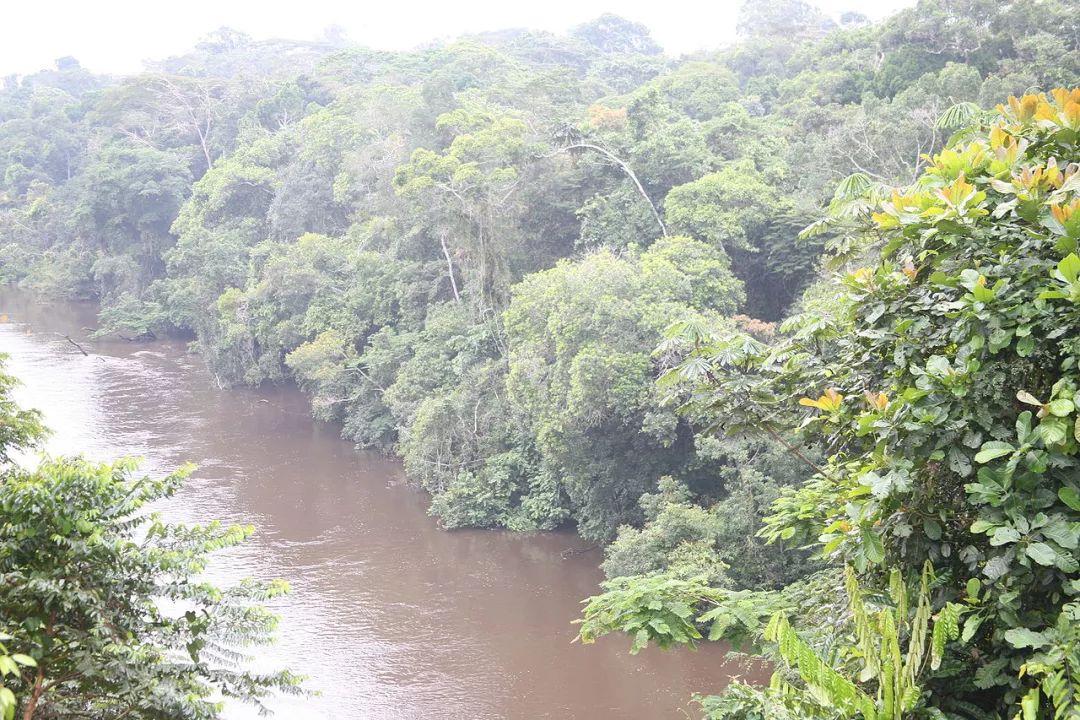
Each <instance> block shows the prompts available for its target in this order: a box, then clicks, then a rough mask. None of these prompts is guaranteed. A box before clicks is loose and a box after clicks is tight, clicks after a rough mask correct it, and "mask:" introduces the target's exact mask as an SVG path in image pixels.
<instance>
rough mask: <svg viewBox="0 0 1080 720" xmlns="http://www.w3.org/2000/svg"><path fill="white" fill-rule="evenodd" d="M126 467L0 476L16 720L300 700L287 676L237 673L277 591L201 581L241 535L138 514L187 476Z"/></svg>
mask: <svg viewBox="0 0 1080 720" xmlns="http://www.w3.org/2000/svg"><path fill="white" fill-rule="evenodd" d="M133 469H134V466H133V464H132V463H130V462H120V463H116V464H112V465H94V464H92V463H89V462H86V461H83V460H45V461H44V462H42V463H41V464H40V465H39V466H38V467H37V468H35V469H33V470H20V469H13V470H9V471H6V472H5V473H4V475H3V477H2V478H0V487H2V488H3V493H2V495H0V510H2V517H3V522H2V523H0V633H3V634H5V635H7V636H11V637H12V639H11V640H10V641H9V645H10V647H11V648H13V649H16V650H18V651H19V653H20V655H18V656H12V657H13V658H14V659H15V661H16V662H19V660H20V659H21V658H23V656H26V657H29V658H32V660H33V662H32V663H30V662H25V660H24V662H23V663H22V664H23V667H22V668H17V669H16V671H15V673H14V674H13V678H14V679H13V680H12V679H11V677H12V676H9V679H8V681H7V682H10V683H11V689H12V690H13V691H14V693H15V694H16V696H17V697H18V698H19V709H20V712H21V715H22V717H23V718H27V719H29V718H52V717H72V716H75V715H78V716H84V715H85V716H89V717H94V718H112V717H117V716H120V715H123V716H124V717H133V718H160V717H194V718H216V717H219V714H220V712H221V709H222V698H226V699H237V700H241V701H246V702H252V703H255V704H256V705H259V706H260V707H261V706H262V700H264V699H265V698H266V697H267V696H268V695H269V694H270V693H271V692H273V691H275V690H277V691H284V692H298V691H299V689H298V682H299V678H298V677H297V676H295V675H292V674H291V673H288V672H275V673H269V674H264V673H255V672H251V671H248V670H245V669H243V668H242V666H241V665H242V663H243V662H244V660H245V659H246V658H245V656H244V655H243V648H244V647H246V646H250V645H258V644H263V643H265V642H267V641H269V639H270V638H271V633H272V631H273V628H274V626H275V624H276V618H275V617H274V616H273V615H271V614H270V613H268V612H267V611H266V610H264V609H262V608H261V607H259V606H258V605H256V604H253V603H254V602H256V601H262V600H268V599H271V598H273V597H274V596H276V595H278V594H280V593H282V592H285V591H286V590H287V586H286V585H285V584H284V583H282V582H272V583H260V582H257V581H254V580H244V581H242V582H241V583H239V584H237V585H235V586H232V587H228V588H218V587H215V586H214V585H212V584H210V583H208V582H206V581H205V580H203V579H201V578H200V577H199V576H200V575H201V574H202V573H203V572H204V571H205V569H206V563H207V560H208V554H209V553H211V552H213V551H216V550H220V549H223V548H227V547H231V546H234V545H236V544H237V543H239V542H241V541H243V539H244V538H246V537H247V536H248V535H250V534H251V532H252V528H251V527H235V526H234V527H224V526H221V525H219V524H217V523H211V524H209V525H206V526H182V525H168V524H165V523H163V522H162V521H161V520H160V519H159V517H158V516H157V515H156V514H153V513H149V514H148V513H147V512H146V506H147V504H148V503H151V502H153V501H155V500H159V499H161V498H163V497H167V496H169V495H171V494H173V493H174V492H175V491H176V490H177V488H178V487H179V486H180V483H181V482H182V480H183V478H184V477H185V476H186V475H187V473H188V469H184V470H181V471H179V472H177V473H174V474H172V475H170V476H168V477H165V478H162V479H151V478H134V477H132V471H133ZM2 662H3V661H0V663H2ZM8 669H9V670H10V669H11V667H10V665H8Z"/></svg>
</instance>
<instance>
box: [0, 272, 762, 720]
mask: <svg viewBox="0 0 1080 720" xmlns="http://www.w3.org/2000/svg"><path fill="white" fill-rule="evenodd" d="M94 311H95V309H94V308H93V307H92V306H90V305H79V304H71V303H63V304H44V303H41V304H39V303H37V302H35V300H34V299H33V298H32V297H30V296H28V295H26V294H22V293H13V292H4V293H0V351H2V352H5V353H8V354H9V355H10V360H9V368H8V369H9V370H10V371H11V372H12V373H13V374H15V375H16V376H17V377H18V378H19V379H20V380H21V381H22V383H23V384H22V386H21V387H20V388H19V389H18V391H17V394H16V397H17V399H18V400H19V402H20V404H22V405H24V406H26V407H36V408H38V409H40V410H41V411H42V412H43V413H44V414H45V420H46V423H47V425H48V426H49V427H50V428H51V429H52V431H53V436H52V437H51V438H50V441H49V444H48V450H49V452H51V453H54V454H61V453H63V454H83V455H85V456H87V457H89V458H92V459H95V460H108V459H113V458H116V457H120V456H132V455H134V456H140V457H142V458H144V462H143V465H142V469H143V470H145V471H146V472H148V473H155V474H156V473H163V472H167V471H168V470H169V469H171V468H175V467H176V466H177V465H179V464H180V463H183V462H185V461H189V460H190V461H193V462H196V463H198V465H199V470H198V471H197V472H196V473H195V475H194V476H193V478H192V479H191V480H190V481H189V482H188V484H187V485H186V486H185V488H184V489H183V490H182V491H181V492H180V493H179V494H178V495H177V496H176V497H175V498H173V499H171V500H169V501H168V502H167V503H165V504H164V505H163V507H162V511H163V512H164V514H165V516H166V518H167V519H169V520H172V521H182V522H205V521H208V520H211V519H214V518H218V519H221V520H223V521H225V522H234V523H252V524H254V525H255V526H256V528H257V532H256V534H255V535H254V536H253V537H252V539H251V540H249V541H248V542H247V543H245V544H244V545H243V546H242V547H240V548H237V549H234V550H230V551H229V552H228V553H226V554H224V555H221V556H219V557H218V558H217V560H216V561H215V563H214V565H213V567H212V570H211V574H212V575H213V578H214V579H215V580H217V581H220V582H229V581H231V580H236V579H239V578H242V577H246V576H253V577H257V578H262V579H270V578H284V579H285V580H287V581H289V582H290V583H291V584H292V587H293V592H292V593H290V594H289V595H288V596H286V597H284V598H281V599H279V600H277V601H275V602H274V604H273V605H272V607H273V609H274V610H275V611H276V612H277V613H279V614H280V615H281V618H282V621H281V626H280V630H279V633H278V642H277V644H275V645H273V646H272V647H269V648H260V649H258V650H257V656H256V658H255V665H256V666H257V667H259V668H265V669H270V668H280V667H288V668H290V669H292V670H294V671H296V672H300V673H303V674H305V675H307V676H309V678H310V681H309V683H308V684H309V686H310V687H311V688H312V689H314V690H317V691H318V692H319V693H320V695H319V696H317V697H314V698H311V699H304V700H299V699H293V698H280V699H276V700H274V701H273V702H272V703H271V707H272V709H274V710H275V711H276V717H278V718H287V719H289V720H293V719H296V720H307V719H308V718H311V719H313V720H321V719H326V720H331V719H333V720H349V719H352V718H363V719H369V718H370V719H372V720H389V719H394V720H396V719H399V718H400V719H402V720H404V719H409V720H414V719H418V718H425V719H442V718H466V719H473V718H475V719H481V718H483V719H487V718H589V719H593V718H596V719H605V718H619V719H620V720H637V719H640V720H645V719H647V718H648V719H652V718H684V717H687V716H688V715H689V716H691V717H692V716H694V715H695V713H694V708H693V707H691V706H690V705H688V701H689V698H690V696H691V695H692V694H693V693H694V692H715V691H718V690H720V689H721V688H722V687H723V686H724V685H725V684H726V683H727V681H728V679H729V677H731V676H733V675H735V676H739V675H741V676H744V677H745V676H747V675H748V674H749V675H750V676H751V677H753V676H755V673H754V672H753V671H748V670H747V669H746V668H745V667H743V666H742V665H741V664H740V663H738V662H736V661H734V660H727V659H725V658H724V656H723V653H722V652H721V649H720V648H719V647H717V646H707V647H703V648H702V649H701V650H699V651H698V652H696V653H692V652H689V651H679V652H672V653H663V652H660V651H658V650H655V649H649V650H646V651H645V652H643V653H641V654H640V655H638V656H636V657H635V656H631V655H629V654H628V652H627V651H628V648H629V640H628V639H626V638H622V637H620V638H607V639H605V640H604V641H602V642H600V643H598V644H596V645H592V646H582V645H581V644H580V643H572V642H571V640H572V639H573V638H574V635H575V629H574V626H573V625H572V621H573V620H574V619H575V618H576V617H578V615H579V612H580V607H581V606H580V601H581V599H582V598H585V597H587V596H588V595H591V594H594V593H595V592H596V590H597V583H598V582H599V581H600V580H601V574H600V572H599V571H598V570H597V565H598V563H599V562H600V560H601V559H602V558H601V556H600V554H599V552H598V551H596V550H589V549H588V546H587V545H586V544H584V543H582V542H581V541H580V540H578V539H577V538H576V537H574V536H573V535H571V534H566V533H551V534H540V535H529V536H525V535H515V534H512V533H508V532H497V531H454V532H446V531H442V530H439V529H438V527H437V526H436V524H435V522H434V521H433V520H432V519H431V518H430V517H428V516H427V514H426V506H427V500H426V498H425V496H424V495H423V494H422V493H420V492H417V491H416V490H414V489H412V488H411V487H409V486H407V485H405V484H404V481H403V477H402V473H401V469H400V467H399V465H398V464H397V463H396V462H394V461H393V460H390V459H387V458H384V457H382V456H378V455H373V454H364V453H358V452H356V451H355V450H354V449H353V447H352V445H351V444H349V443H347V442H345V441H343V440H341V439H340V438H339V436H338V429H337V428H336V427H334V426H332V425H327V424H322V423H317V422H314V421H312V420H311V418H310V416H309V413H308V406H307V402H306V400H305V398H304V397H303V395H302V394H301V393H300V392H298V391H297V390H296V389H294V388H291V387H282V388H260V389H231V390H218V389H217V388H215V387H213V386H212V384H211V382H210V378H209V376H208V375H207V373H206V372H205V370H204V368H203V366H202V364H201V361H200V360H199V359H198V357H196V356H193V355H191V354H189V353H188V352H187V351H186V348H185V347H184V345H183V344H182V343H179V342H171V341H160V342H153V343H141V344H132V343H126V342H122V341H90V340H88V339H87V337H88V335H89V334H90V332H91V329H92V327H93V325H94V322H95V318H94ZM65 335H67V336H70V337H71V338H72V339H74V340H76V341H77V342H79V343H80V344H81V345H82V346H83V347H85V348H86V350H87V351H88V352H89V353H90V355H89V356H84V355H83V354H82V353H81V352H80V351H79V350H78V349H77V348H76V347H75V346H74V345H72V344H70V343H69V342H68V341H67V340H66V339H65V338H64V336H65ZM757 675H758V677H756V678H755V679H760V677H759V675H760V670H758V673H757ZM254 716H255V713H254V711H253V710H250V709H248V708H246V707H239V706H238V707H230V708H229V711H228V717H229V718H230V719H240V718H244V719H246V718H249V717H254Z"/></svg>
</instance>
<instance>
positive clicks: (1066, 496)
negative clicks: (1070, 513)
mask: <svg viewBox="0 0 1080 720" xmlns="http://www.w3.org/2000/svg"><path fill="white" fill-rule="evenodd" d="M1058 497H1059V498H1061V502H1063V503H1065V504H1066V505H1068V506H1069V507H1070V508H1072V509H1073V510H1075V511H1076V512H1080V493H1078V492H1077V491H1076V490H1075V489H1074V488H1071V487H1063V488H1060V489H1059V490H1058Z"/></svg>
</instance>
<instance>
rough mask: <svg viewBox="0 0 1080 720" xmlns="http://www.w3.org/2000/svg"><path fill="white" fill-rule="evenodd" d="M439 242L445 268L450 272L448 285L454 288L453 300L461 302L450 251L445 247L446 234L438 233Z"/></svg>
mask: <svg viewBox="0 0 1080 720" xmlns="http://www.w3.org/2000/svg"><path fill="white" fill-rule="evenodd" d="M439 244H440V245H442V254H443V257H445V258H446V269H447V271H448V272H449V274H450V287H452V288H453V289H454V300H456V301H458V302H461V295H459V294H458V287H457V280H455V279H454V263H453V261H452V260H451V259H450V251H449V250H447V249H446V236H445V235H441V234H440V235H439Z"/></svg>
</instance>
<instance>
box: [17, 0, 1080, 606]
mask: <svg viewBox="0 0 1080 720" xmlns="http://www.w3.org/2000/svg"><path fill="white" fill-rule="evenodd" d="M1075 9H1076V8H1075V7H1074V6H1071V4H1070V3H1067V2H1018V3H998V2H981V1H965V2H955V1H944V0H937V1H932V2H926V1H924V2H921V3H920V4H919V5H918V7H916V8H912V9H910V10H906V11H904V12H901V13H899V14H897V15H896V16H894V17H892V18H890V19H889V20H887V21H885V22H884V23H882V24H880V25H870V24H869V23H867V22H866V21H865V18H863V17H861V16H859V15H857V14H852V13H848V14H845V15H844V16H843V17H842V18H840V20H839V22H836V21H834V20H832V19H830V18H828V17H826V16H824V15H823V14H821V13H819V12H817V11H816V10H814V9H813V8H811V7H810V6H808V5H805V4H803V3H801V2H798V1H793V0H773V1H771V2H764V3H748V4H747V5H746V6H745V7H744V9H743V11H742V13H741V15H740V24H739V32H740V40H739V42H738V43H737V44H735V45H733V46H731V47H728V48H726V49H723V50H719V51H716V52H714V53H710V54H706V55H701V56H698V57H685V58H679V59H675V58H671V57H667V56H665V55H664V54H663V53H662V52H661V51H660V48H659V47H658V46H657V45H656V43H655V42H653V41H652V39H651V38H650V36H649V34H648V31H647V29H646V28H644V27H641V26H639V25H636V24H634V23H631V22H628V21H625V20H622V19H620V18H617V17H614V16H604V17H601V18H598V19H597V20H596V21H594V22H591V23H588V24H585V25H583V26H580V27H578V28H576V29H574V30H573V31H572V32H571V33H570V34H569V35H566V36H556V35H551V34H547V33H534V32H528V31H507V32H503V33H493V34H485V35H480V36H476V37H466V38H462V39H460V40H458V41H456V42H453V43H450V44H446V45H438V46H432V47H426V48H422V49H419V50H416V51H413V52H397V53H390V52H377V51H372V50H366V49H363V48H355V47H348V46H345V45H344V44H343V43H341V42H340V41H337V42H329V41H328V42H325V43H306V44H305V43H291V42H285V41H273V42H257V41H254V40H252V39H250V38H247V37H245V36H243V35H240V34H238V33H235V32H232V31H227V30H222V31H220V32H219V33H216V34H215V35H214V36H212V37H210V38H207V39H206V40H204V41H203V42H201V43H200V44H199V45H197V46H196V48H195V50H193V51H192V52H191V53H190V54H188V55H186V56H183V57H179V58H172V59H169V60H166V61H162V62H159V63H156V64H155V65H154V66H153V67H152V68H151V69H149V70H148V71H147V72H145V73H142V74H139V75H136V76H132V77H125V78H112V77H100V76H94V75H92V74H90V73H89V72H87V71H86V70H84V69H82V68H81V67H80V66H79V64H78V62H77V61H76V60H74V59H72V58H65V59H62V60H59V61H57V65H56V68H55V69H53V70H49V71H43V72H41V73H38V74H35V75H31V76H27V77H22V78H8V79H7V81H6V82H5V86H4V88H3V91H2V94H0V149H2V151H3V152H2V154H0V162H2V163H3V168H2V174H0V179H2V184H0V242H2V245H0V276H2V277H3V279H4V280H6V281H9V282H16V283H19V284H20V285H22V286H23V287H27V288H32V289H34V290H37V291H41V292H43V293H50V294H56V295H64V296H69V297H79V298H94V299H98V300H100V302H101V305H102V311H101V320H102V327H103V330H102V332H105V333H115V334H118V335H121V336H123V337H128V338H131V339H132V340H133V341H137V340H138V339H139V338H143V337H152V336H155V335H161V334H164V333H171V334H179V335H187V336H189V337H191V338H192V339H193V342H192V345H191V346H192V348H193V350H194V351H196V352H198V353H199V354H200V355H201V356H202V357H203V358H204V359H205V361H206V364H207V366H208V368H209V371H210V373H211V375H212V377H213V378H214V380H215V381H216V382H217V383H219V384H220V385H222V386H227V385H232V384H238V383H249V384H257V383H265V382H286V381H295V382H296V383H298V384H299V385H300V386H301V387H302V388H303V389H304V390H305V391H307V392H308V393H309V394H310V396H311V399H312V407H313V411H314V413H315V414H316V416H318V417H320V418H325V419H328V420H333V421H337V422H340V423H341V426H342V432H343V434H344V435H345V436H346V437H347V438H349V439H351V440H354V441H355V442H356V443H357V445H358V446H361V447H374V448H380V449H382V450H386V451H393V452H396V453H398V454H400V455H401V457H402V458H403V459H404V461H405V465H406V468H407V471H408V473H409V476H410V477H411V478H413V479H414V480H416V481H417V482H418V483H420V484H421V485H422V486H423V487H424V488H425V489H427V490H428V491H430V492H431V494H432V496H433V498H434V502H433V505H432V512H433V513H434V514H435V515H437V516H438V517H439V518H440V520H441V521H442V522H443V523H444V524H445V525H447V526H448V527H457V526H463V525H471V526H505V527H510V528H514V529H534V528H540V529H543V528H554V527H556V526H559V525H562V524H564V523H566V522H573V523H575V524H576V526H577V527H578V529H579V531H580V532H581V533H582V534H583V535H584V536H586V537H589V538H594V539H597V540H610V539H612V538H613V537H615V534H616V531H617V529H618V528H619V527H620V526H623V525H627V526H633V527H637V528H641V529H633V527H627V528H626V529H625V530H624V531H623V532H622V533H621V534H620V536H619V540H618V542H617V543H616V544H615V545H614V546H613V548H612V550H611V552H610V553H609V558H608V561H607V563H606V565H605V567H606V568H607V569H608V571H609V573H611V574H625V573H627V572H640V571H648V570H655V569H659V568H661V567H665V566H667V565H668V564H670V563H672V562H686V563H690V564H691V565H694V566H696V565H697V564H700V563H702V562H704V563H706V564H710V563H715V562H717V561H722V560H727V561H729V563H730V561H731V560H732V559H734V558H735V557H740V558H743V559H744V562H741V563H739V565H738V567H733V568H732V570H731V571H730V572H732V573H735V574H736V575H738V576H739V578H738V579H739V580H740V581H741V582H743V583H745V584H749V585H754V586H756V585H762V584H764V585H775V584H776V583H778V582H781V581H782V580H783V579H785V578H786V577H787V575H788V574H790V572H791V570H790V569H785V566H786V565H787V564H788V563H786V562H785V561H784V558H783V555H782V554H779V557H778V554H777V553H775V552H769V553H766V552H764V551H763V549H762V548H761V547H760V546H759V544H758V542H757V541H756V540H755V539H753V533H754V529H755V527H756V525H757V523H758V518H759V517H760V515H761V514H762V512H763V509H764V508H766V507H767V506H768V504H769V502H771V500H772V499H773V498H775V497H776V495H777V492H778V490H779V488H781V487H783V486H786V485H790V484H791V483H793V482H797V481H800V480H801V479H803V477H804V476H805V474H806V469H807V464H806V462H804V460H800V458H799V457H797V456H795V455H793V454H792V453H791V452H789V451H788V450H787V449H786V448H785V444H787V443H786V442H779V443H778V442H776V441H774V440H773V439H771V438H765V439H759V438H745V437H735V438H728V437H724V438H719V437H716V436H715V435H713V434H710V433H703V430H705V428H703V427H699V426H698V425H696V424H694V423H692V422H691V421H689V420H688V419H687V418H686V417H685V416H683V415H680V414H679V413H678V412H677V408H676V407H674V406H673V405H672V404H671V403H670V402H666V397H665V395H666V392H665V391H664V390H662V389H658V388H657V387H656V386H655V385H654V383H653V380H654V378H655V376H656V374H657V372H658V370H659V368H660V367H661V365H662V364H663V363H664V362H665V358H664V357H663V354H662V353H660V354H656V353H654V349H655V348H656V347H657V346H658V345H659V344H660V341H661V339H662V335H663V332H664V329H665V328H666V327H667V326H669V325H670V324H672V323H673V322H676V321H679V322H689V323H692V324H695V325H701V326H707V327H709V328H711V331H712V332H717V333H720V334H726V333H734V332H735V331H736V330H738V331H740V332H745V333H749V336H752V337H754V338H757V339H758V340H769V339H771V338H772V337H773V336H774V335H775V334H776V333H777V329H776V326H775V324H774V323H775V322H776V321H778V320H781V319H782V318H783V317H785V315H786V314H788V313H789V312H790V311H791V309H792V307H793V304H795V303H797V302H798V298H799V296H800V293H801V292H802V291H803V289H804V288H806V287H808V286H810V285H811V284H812V283H813V282H814V279H815V277H816V276H817V269H818V265H819V262H818V256H819V254H820V252H821V247H822V240H823V238H825V237H828V233H826V234H824V235H817V236H815V237H814V238H811V239H809V240H802V241H800V240H798V239H797V236H798V233H799V231H800V230H801V229H802V228H803V227H805V226H807V225H808V224H810V223H811V222H813V221H815V220H816V219H818V217H819V216H820V213H821V208H822V207H823V206H824V205H825V204H827V202H828V201H829V200H830V198H831V197H832V196H833V194H834V191H835V190H836V188H837V186H838V183H839V181H840V180H841V179H843V178H845V177H847V176H848V175H850V174H852V173H853V172H858V173H861V174H862V176H863V177H865V178H867V179H868V180H871V181H874V182H882V183H890V184H891V183H899V184H902V183H907V182H910V181H911V180H913V179H914V178H915V177H917V176H918V174H919V172H920V171H921V170H923V169H924V168H925V167H926V163H927V160H926V158H925V156H924V153H927V152H931V151H933V150H935V149H939V148H940V147H941V146H942V144H943V142H944V139H945V137H946V136H947V134H948V131H947V130H945V129H943V128H942V127H941V125H940V124H939V122H938V121H939V118H940V117H941V115H942V113H943V112H944V111H945V110H946V109H947V108H949V107H952V106H954V105H956V104H957V103H961V102H970V103H977V104H979V105H981V106H984V107H989V106H993V105H994V104H995V103H997V102H1000V101H1002V100H1004V99H1005V98H1006V97H1007V96H1009V95H1010V94H1013V93H1022V92H1023V91H1024V90H1025V89H1027V88H1029V87H1033V86H1038V87H1048V86H1051V85H1059V84H1068V83H1069V82H1074V81H1075V80H1076V78H1077V76H1078V68H1077V63H1078V62H1080V55H1078V53H1077V38H1078V29H1077V23H1078V20H1077V14H1076V13H1075ZM781 440H783V439H782V438H781ZM800 454H801V455H804V456H805V455H810V456H815V454H820V450H819V449H817V448H815V447H808V448H804V450H803V452H801V453H800ZM811 464H812V462H811ZM664 478H666V479H664ZM662 479H664V480H663V482H661V480H662ZM718 501H719V502H718ZM643 523H644V525H643ZM688 539H692V540H693V543H691V545H692V546H693V551H692V552H690V551H687V550H686V547H687V544H686V542H685V541H686V540H688ZM676 551H677V553H678V558H674V557H672V555H671V553H672V552H676ZM746 558H752V559H753V562H749V563H748V562H745V559H746ZM717 572H719V571H717Z"/></svg>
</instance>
